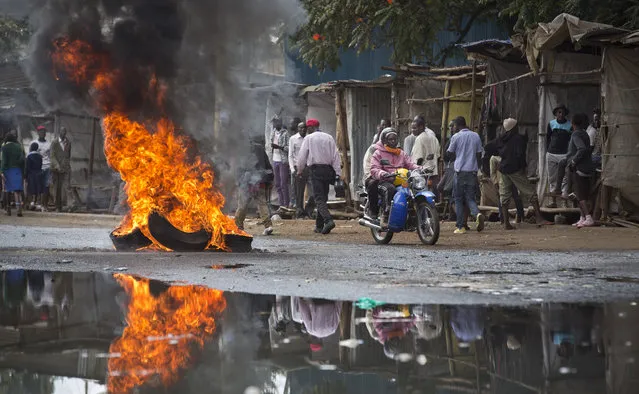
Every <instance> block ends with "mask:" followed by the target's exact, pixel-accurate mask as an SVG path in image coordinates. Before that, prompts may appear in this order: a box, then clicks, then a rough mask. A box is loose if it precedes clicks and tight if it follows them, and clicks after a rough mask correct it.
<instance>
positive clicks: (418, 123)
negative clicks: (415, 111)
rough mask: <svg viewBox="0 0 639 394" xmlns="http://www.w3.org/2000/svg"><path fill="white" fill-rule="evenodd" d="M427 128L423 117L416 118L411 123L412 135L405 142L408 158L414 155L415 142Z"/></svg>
mask: <svg viewBox="0 0 639 394" xmlns="http://www.w3.org/2000/svg"><path fill="white" fill-rule="evenodd" d="M425 127H426V121H425V120H424V118H423V117H421V116H419V115H418V116H415V118H414V119H413V123H411V126H410V131H411V134H410V135H409V136H408V137H406V139H405V140H404V152H406V154H407V155H408V156H410V155H411V154H412V153H413V147H414V146H415V140H416V139H417V137H418V136H419V135H420V134H421V133H423V132H424V128H425Z"/></svg>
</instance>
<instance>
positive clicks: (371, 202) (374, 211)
mask: <svg viewBox="0 0 639 394" xmlns="http://www.w3.org/2000/svg"><path fill="white" fill-rule="evenodd" d="M364 186H366V193H368V210H369V211H370V213H371V215H373V216H377V215H379V181H378V180H377V179H373V178H368V179H367V180H366V183H365V185H364Z"/></svg>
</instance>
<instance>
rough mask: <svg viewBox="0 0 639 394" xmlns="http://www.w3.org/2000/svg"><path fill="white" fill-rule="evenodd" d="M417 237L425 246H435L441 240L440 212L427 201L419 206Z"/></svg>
mask: <svg viewBox="0 0 639 394" xmlns="http://www.w3.org/2000/svg"><path fill="white" fill-rule="evenodd" d="M417 235H419V239H420V240H421V241H422V243H423V244H425V245H435V244H436V243H437V240H438V239H439V212H438V211H437V208H435V206H433V205H430V204H429V203H427V202H425V201H422V202H420V203H419V204H417Z"/></svg>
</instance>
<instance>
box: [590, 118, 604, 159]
mask: <svg viewBox="0 0 639 394" xmlns="http://www.w3.org/2000/svg"><path fill="white" fill-rule="evenodd" d="M586 132H587V133H588V137H590V147H591V148H592V162H593V163H594V164H595V166H597V167H601V148H602V146H603V138H602V137H601V110H600V109H599V108H595V109H594V110H593V111H592V123H591V124H590V126H588V130H586Z"/></svg>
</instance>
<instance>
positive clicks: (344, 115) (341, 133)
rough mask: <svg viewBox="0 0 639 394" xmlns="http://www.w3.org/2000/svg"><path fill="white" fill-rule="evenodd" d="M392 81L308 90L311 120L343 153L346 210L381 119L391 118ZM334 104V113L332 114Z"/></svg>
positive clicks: (338, 84)
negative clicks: (314, 119) (329, 135)
mask: <svg viewBox="0 0 639 394" xmlns="http://www.w3.org/2000/svg"><path fill="white" fill-rule="evenodd" d="M393 82H394V80H393V78H392V77H388V76H385V77H382V78H380V79H378V80H375V81H357V80H347V81H334V82H330V83H323V84H320V85H315V86H309V87H308V88H306V89H305V90H304V91H303V93H304V94H305V95H306V97H307V102H308V113H307V118H308V117H317V119H318V120H319V121H320V125H321V128H322V129H323V130H324V131H325V132H327V133H329V134H331V135H333V136H334V137H335V142H336V143H337V146H338V148H339V150H340V154H341V157H342V166H343V168H344V169H345V170H344V173H343V175H344V178H345V182H346V183H347V185H348V186H349V187H348V188H347V189H349V191H350V195H349V193H347V195H346V203H347V206H351V196H353V195H354V194H355V191H356V190H357V187H358V185H360V184H361V179H362V176H363V173H362V171H363V167H362V163H363V160H364V154H365V153H366V149H368V147H369V146H370V144H371V142H372V141H373V137H374V135H375V133H376V132H377V125H378V124H379V121H380V119H382V118H390V117H391V90H392V84H393ZM331 104H332V110H331Z"/></svg>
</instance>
